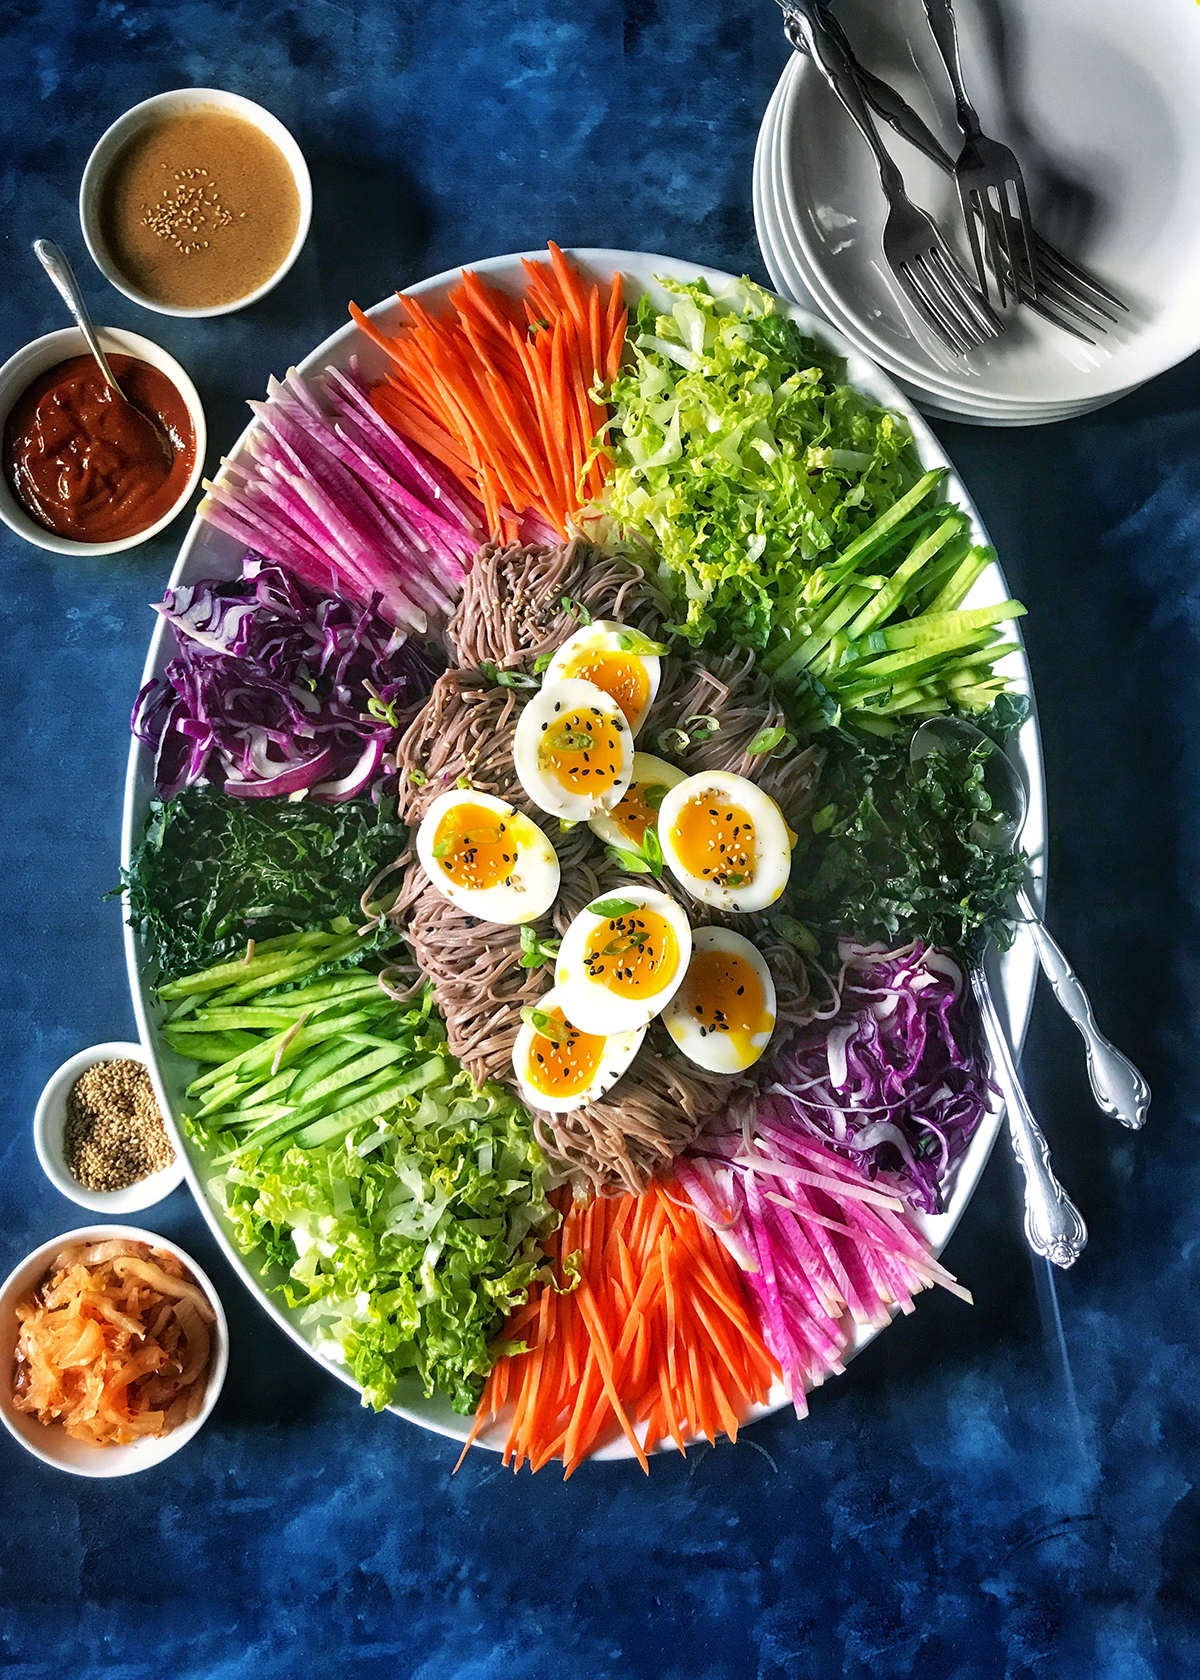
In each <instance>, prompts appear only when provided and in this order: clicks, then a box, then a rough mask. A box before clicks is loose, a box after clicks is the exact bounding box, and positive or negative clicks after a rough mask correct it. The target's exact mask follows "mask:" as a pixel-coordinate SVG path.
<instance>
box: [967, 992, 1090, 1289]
mask: <svg viewBox="0 0 1200 1680" xmlns="http://www.w3.org/2000/svg"><path fill="white" fill-rule="evenodd" d="M971 986H972V989H973V990H974V993H975V1000H976V1002H977V1003H978V1005H979V1013H980V1015H981V1016H982V1018H983V1030H984V1033H985V1035H986V1037H987V1042H988V1050H989V1052H990V1054H991V1058H992V1072H993V1074H994V1075H995V1079H996V1083H997V1084H998V1085H999V1087H1000V1089H1001V1091H1002V1092H1003V1094H1004V1104H1005V1107H1006V1109H1007V1111H1008V1131H1009V1136H1010V1137H1011V1139H1012V1147H1013V1154H1014V1155H1015V1156H1016V1158H1017V1163H1018V1165H1019V1166H1020V1168H1021V1171H1022V1173H1023V1174H1024V1177H1025V1237H1026V1240H1027V1241H1028V1243H1029V1246H1030V1248H1031V1249H1032V1250H1033V1252H1034V1253H1035V1254H1040V1255H1041V1256H1042V1258H1043V1259H1045V1260H1051V1261H1053V1263H1054V1264H1055V1265H1056V1266H1062V1267H1063V1268H1064V1269H1065V1268H1066V1267H1067V1266H1073V1265H1074V1264H1075V1262H1076V1260H1078V1258H1079V1256H1080V1255H1081V1254H1082V1253H1083V1251H1084V1248H1085V1247H1086V1246H1087V1226H1086V1225H1085V1224H1084V1222H1083V1218H1082V1216H1081V1214H1080V1212H1079V1209H1078V1208H1077V1207H1076V1206H1075V1204H1074V1202H1073V1201H1072V1200H1071V1198H1070V1197H1069V1196H1068V1195H1067V1193H1066V1191H1065V1190H1064V1189H1063V1187H1062V1185H1061V1184H1060V1183H1059V1182H1058V1180H1057V1178H1055V1176H1054V1169H1053V1168H1052V1167H1051V1165H1050V1146H1049V1144H1048V1143H1047V1142H1046V1139H1045V1137H1044V1136H1043V1134H1042V1129H1041V1127H1040V1126H1039V1125H1038V1123H1037V1121H1036V1120H1035V1119H1034V1117H1033V1112H1032V1110H1031V1109H1030V1107H1029V1103H1028V1102H1027V1101H1026V1097H1025V1092H1024V1091H1023V1090H1022V1088H1021V1081H1020V1078H1019V1077H1018V1075H1017V1069H1016V1064H1015V1063H1014V1061H1013V1058H1012V1051H1011V1050H1010V1049H1009V1047H1008V1039H1007V1038H1006V1037H1005V1033H1004V1028H1003V1027H1002V1026H1001V1024H1000V1017H999V1015H997V1013H996V1005H995V1004H994V1003H993V1001H992V990H991V987H990V986H989V985H988V983H987V979H986V977H985V975H984V973H983V971H982V969H978V968H974V969H972V970H971Z"/></svg>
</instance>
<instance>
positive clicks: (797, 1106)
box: [760, 940, 992, 1213]
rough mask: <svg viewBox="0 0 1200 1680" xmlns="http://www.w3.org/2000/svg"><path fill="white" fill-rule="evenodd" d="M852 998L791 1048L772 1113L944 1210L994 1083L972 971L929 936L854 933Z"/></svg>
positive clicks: (848, 955)
mask: <svg viewBox="0 0 1200 1680" xmlns="http://www.w3.org/2000/svg"><path fill="white" fill-rule="evenodd" d="M840 955H841V958H842V961H843V963H844V965H845V968H844V973H843V981H842V1004H841V1009H840V1010H839V1012H838V1014H837V1016H836V1018H835V1019H834V1020H833V1021H832V1022H822V1023H821V1024H820V1026H819V1028H814V1027H810V1028H807V1029H805V1031H803V1032H802V1033H800V1034H799V1035H798V1036H797V1037H796V1038H795V1039H794V1040H793V1041H792V1043H791V1044H790V1045H788V1046H787V1048H786V1049H785V1050H784V1051H783V1052H782V1053H781V1054H780V1056H779V1057H778V1058H777V1059H776V1061H775V1062H774V1065H773V1068H772V1075H773V1077H772V1079H771V1081H770V1082H769V1083H768V1084H767V1085H766V1087H765V1092H766V1097H765V1101H764V1104H763V1107H762V1108H761V1109H760V1118H761V1119H763V1120H767V1121H769V1122H772V1123H774V1124H775V1125H777V1126H779V1127H782V1128H790V1129H792V1130H794V1131H796V1132H798V1133H799V1134H801V1135H807V1136H809V1137H814V1138H820V1139H823V1140H825V1141H826V1142H828V1143H831V1144H833V1145H834V1146H835V1147H836V1148H837V1149H838V1150H840V1151H842V1152H843V1153H844V1154H845V1155H846V1156H847V1157H848V1158H849V1159H850V1160H851V1161H853V1162H855V1163H856V1164H857V1165H859V1166H860V1167H861V1168H862V1169H863V1170H864V1171H865V1172H866V1174H867V1176H868V1177H869V1178H872V1179H875V1178H879V1179H882V1180H884V1181H886V1183H887V1185H888V1186H889V1187H894V1188H895V1190H896V1191H897V1193H898V1194H899V1195H900V1196H902V1197H903V1199H904V1200H905V1201H906V1202H908V1203H909V1204H910V1206H912V1207H916V1208H922V1209H923V1210H924V1211H925V1212H927V1213H936V1212H938V1211H939V1210H940V1209H941V1207H942V1191H943V1187H944V1185H945V1182H946V1178H947V1174H948V1173H949V1170H950V1168H951V1166H952V1165H953V1163H954V1162H955V1161H956V1160H957V1159H958V1157H959V1156H960V1155H961V1154H962V1153H963V1151H964V1150H965V1149H966V1147H967V1144H968V1143H969V1142H970V1139H971V1136H972V1134H973V1133H974V1131H975V1128H976V1126H978V1124H979V1122H980V1120H981V1119H982V1118H983V1116H984V1114H985V1113H986V1112H987V1110H988V1106H989V1093H990V1091H991V1089H992V1087H991V1084H990V1081H989V1078H988V1074H987V1067H986V1062H985V1060H984V1058H983V1055H982V1052H981V1047H980V1045H979V1042H978V1036H977V1032H976V1030H975V1028H974V1026H973V1023H972V1020H971V1017H970V1016H969V1015H968V1014H967V1012H966V1011H965V1010H964V1008H963V1005H962V992H963V974H962V970H961V969H960V968H959V966H958V964H957V963H956V962H955V961H954V959H953V958H952V957H949V956H947V955H946V953H945V952H944V951H939V950H937V949H935V948H934V947H931V946H926V945H924V944H923V943H922V942H921V941H920V940H916V941H914V942H913V943H912V944H911V945H906V946H904V947H903V948H902V949H900V950H896V951H885V950H884V949H883V947H882V946H865V945H859V944H855V943H853V942H851V941H848V940H843V941H842V944H841V947H840Z"/></svg>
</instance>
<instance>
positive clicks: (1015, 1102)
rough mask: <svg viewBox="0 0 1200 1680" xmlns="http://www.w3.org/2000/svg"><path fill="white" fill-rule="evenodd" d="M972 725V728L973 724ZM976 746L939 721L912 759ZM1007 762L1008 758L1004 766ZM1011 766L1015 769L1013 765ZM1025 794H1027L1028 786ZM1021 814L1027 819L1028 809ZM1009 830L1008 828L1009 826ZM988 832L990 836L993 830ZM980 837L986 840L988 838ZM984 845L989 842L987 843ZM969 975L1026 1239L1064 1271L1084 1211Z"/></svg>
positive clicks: (983, 983) (926, 726) (1079, 1243)
mask: <svg viewBox="0 0 1200 1680" xmlns="http://www.w3.org/2000/svg"><path fill="white" fill-rule="evenodd" d="M967 727H968V728H971V726H970V725H968V726H967ZM972 733H973V734H975V735H979V738H980V739H981V740H984V741H986V740H987V736H985V735H982V734H981V733H980V731H978V730H974V729H972ZM975 744H976V743H975V742H973V741H972V742H970V743H964V741H963V739H962V738H961V737H958V736H957V735H956V734H955V733H954V724H953V720H951V719H935V720H932V721H931V722H929V723H923V724H922V725H921V727H920V728H919V729H918V730H917V732H916V734H915V735H914V736H913V738H912V745H911V747H910V748H909V756H910V758H911V760H912V762H913V763H914V764H915V763H917V762H918V761H919V760H920V759H922V758H927V757H928V756H929V755H930V754H931V753H945V754H950V753H961V752H962V750H963V747H964V745H967V748H968V750H970V747H971V746H974V745H975ZM988 745H989V746H992V745H993V743H992V742H990V741H989V742H988ZM1003 757H1004V755H1003V753H999V752H995V753H993V754H992V758H1003ZM991 762H992V759H991V758H989V760H988V763H989V764H990V763H991ZM1007 762H1008V761H1007V759H1005V763H1007ZM1009 768H1010V769H1011V765H1010V766H1009ZM989 791H991V790H989ZM1021 792H1022V796H1024V789H1023V788H1022V790H1021ZM1021 816H1022V818H1023V817H1024V808H1023V807H1022V811H1021ZM980 826H981V827H982V826H983V825H980ZM1004 826H1005V828H1007V827H1008V825H1007V824H1005V825H1004ZM1018 826H1019V825H1018ZM988 833H989V838H990V831H988ZM1015 835H1016V827H1014V828H1013V829H1012V831H1011V833H1010V834H1009V836H1008V839H1007V841H1006V842H1005V844H1007V845H1010V846H1011V844H1012V841H1013V839H1014V837H1015ZM980 838H981V840H983V836H981V837H980ZM983 843H985V844H986V843H988V842H987V840H983ZM970 977H971V990H972V991H973V992H974V994H975V1001H976V1003H977V1004H978V1005H979V1015H980V1019H981V1020H982V1022H983V1031H984V1036H985V1038H986V1039H987V1046H988V1054H989V1056H990V1058H991V1063H992V1072H993V1074H994V1075H995V1079H996V1083H997V1084H998V1085H999V1087H1000V1091H1001V1094H1002V1095H1003V1097H1004V1108H1005V1112H1006V1113H1007V1115H1008V1135H1009V1138H1010V1139H1011V1141H1012V1149H1013V1154H1014V1155H1015V1156H1016V1158H1017V1164H1018V1166H1019V1167H1020V1169H1021V1173H1022V1176H1023V1177H1024V1180H1025V1240H1026V1241H1027V1242H1028V1244H1029V1246H1030V1248H1031V1249H1032V1250H1033V1252H1034V1253H1035V1254H1040V1255H1041V1256H1042V1258H1043V1259H1044V1260H1050V1261H1052V1262H1053V1264H1054V1265H1056V1266H1062V1267H1063V1268H1064V1269H1065V1268H1066V1267H1068V1266H1073V1265H1074V1264H1075V1262H1076V1260H1078V1258H1079V1256H1080V1255H1081V1254H1082V1253H1083V1251H1084V1248H1085V1247H1086V1246H1087V1240H1088V1234H1087V1226H1086V1225H1085V1224H1084V1222H1083V1216H1082V1214H1081V1213H1080V1212H1079V1209H1078V1208H1077V1207H1076V1206H1075V1204H1074V1202H1073V1201H1072V1200H1071V1198H1070V1196H1068V1195H1067V1193H1066V1191H1065V1190H1064V1189H1063V1187H1062V1185H1061V1184H1060V1183H1059V1182H1058V1179H1057V1178H1056V1177H1055V1176H1054V1169H1053V1167H1051V1165H1050V1146H1049V1144H1048V1143H1047V1142H1046V1137H1045V1134H1044V1133H1043V1131H1042V1129H1041V1127H1040V1126H1039V1125H1038V1123H1037V1121H1036V1120H1035V1119H1034V1116H1033V1110H1032V1109H1031V1108H1030V1106H1029V1100H1028V1098H1027V1097H1026V1095H1025V1091H1024V1088H1023V1087H1022V1085H1021V1079H1020V1075H1019V1074H1018V1073H1017V1066H1016V1062H1015V1061H1014V1060H1013V1054H1012V1051H1011V1050H1010V1048H1009V1044H1008V1036H1007V1034H1006V1033H1005V1031H1004V1027H1003V1024H1002V1023H1001V1020H1000V1016H999V1014H998V1012H997V1010H996V1003H995V1000H994V998H993V997H992V988H991V985H990V984H989V982H988V978H987V975H986V974H985V973H984V970H983V968H982V966H977V967H973V968H972V969H971V970H970Z"/></svg>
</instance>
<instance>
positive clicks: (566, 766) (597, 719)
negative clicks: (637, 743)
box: [538, 706, 624, 798]
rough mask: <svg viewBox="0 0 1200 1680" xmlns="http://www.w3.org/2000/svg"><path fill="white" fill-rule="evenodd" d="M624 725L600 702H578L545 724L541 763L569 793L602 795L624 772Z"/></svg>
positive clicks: (594, 796)
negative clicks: (609, 713) (594, 703)
mask: <svg viewBox="0 0 1200 1680" xmlns="http://www.w3.org/2000/svg"><path fill="white" fill-rule="evenodd" d="M623 748H624V742H623V740H622V736H621V730H620V726H619V725H618V723H617V722H616V720H615V719H613V718H612V717H609V716H607V715H606V714H605V713H604V712H602V711H601V710H600V709H599V707H598V706H578V707H576V709H575V710H574V711H569V712H562V713H560V714H559V715H558V716H556V717H555V718H553V719H552V720H551V721H550V722H549V723H544V724H543V725H542V737H541V740H540V741H539V742H538V765H539V767H540V768H541V769H542V770H544V771H547V772H549V774H551V775H552V776H554V777H555V778H556V779H557V781H558V782H559V784H560V785H561V786H562V787H563V788H565V789H566V791H567V792H568V793H578V794H582V795H583V796H584V797H585V798H587V797H589V796H590V797H592V798H599V796H600V795H601V794H602V793H605V792H607V790H608V789H609V788H610V787H612V785H613V783H614V782H615V781H616V780H617V778H618V776H619V775H620V774H621V759H622V752H623Z"/></svg>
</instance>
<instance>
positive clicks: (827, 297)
mask: <svg viewBox="0 0 1200 1680" xmlns="http://www.w3.org/2000/svg"><path fill="white" fill-rule="evenodd" d="M790 85H791V66H790V65H789V66H788V67H787V68H786V69H785V71H784V74H783V76H782V77H781V78H780V83H779V86H778V88H777V89H776V92H775V96H774V97H773V99H772V101H771V106H770V107H768V114H767V117H766V118H764V121H763V128H762V131H761V134H760V139H761V140H762V141H763V142H764V144H763V149H762V150H763V155H762V168H763V172H764V173H763V180H762V183H761V187H760V188H759V189H758V196H757V197H756V200H755V203H756V215H757V214H759V210H760V208H761V217H762V224H761V227H760V234H765V236H766V238H767V240H768V242H769V243H770V244H771V246H772V252H773V261H774V267H773V268H771V269H770V271H771V274H772V278H773V279H775V281H776V284H777V285H780V283H781V281H782V286H781V289H782V290H783V291H784V292H785V293H786V295H788V296H790V297H792V298H794V299H796V300H797V301H800V302H803V301H804V300H805V299H807V300H808V306H809V307H812V308H813V309H815V310H816V311H817V312H818V313H819V314H822V315H824V317H825V318H826V320H828V321H830V322H831V323H832V324H833V325H834V326H835V327H837V328H838V329H839V330H840V331H842V332H843V333H844V334H845V336H846V337H847V338H848V339H849V340H850V341H851V343H853V344H856V345H857V346H858V348H859V349H860V350H862V351H863V353H864V354H865V355H868V356H870V357H871V358H872V360H873V361H876V362H878V363H879V365H880V366H881V367H882V368H883V369H884V370H885V371H886V372H888V373H890V374H891V376H892V378H893V379H894V380H895V381H896V383H897V385H899V387H900V389H901V390H902V391H904V392H905V394H906V395H907V396H909V397H910V398H912V400H914V401H915V402H916V403H918V405H919V406H920V407H921V409H922V410H923V411H924V412H926V413H930V414H935V415H938V416H940V417H952V418H955V419H971V420H974V421H976V422H977V423H979V424H981V425H998V426H1026V425H1046V424H1048V423H1049V422H1051V421H1055V420H1065V419H1069V418H1071V417H1072V416H1074V415H1076V414H1082V413H1086V412H1089V411H1090V410H1092V409H1095V408H1101V407H1103V406H1104V405H1105V404H1106V403H1108V402H1111V401H1113V400H1115V398H1114V397H1113V396H1105V397H1093V398H1092V399H1090V400H1087V401H1078V400H1077V401H1075V402H1070V403H1031V402H1022V401H1019V400H1018V399H1016V398H1012V397H990V396H988V395H987V394H986V393H984V392H983V391H982V390H976V389H971V390H969V391H966V392H963V391H961V390H960V389H959V388H958V387H955V386H954V385H953V384H951V383H950V382H949V381H948V380H947V381H942V380H941V379H939V378H938V376H937V375H935V374H933V373H931V372H927V371H926V372H922V371H921V370H920V368H918V367H917V366H916V364H915V362H914V361H913V360H911V359H910V360H909V362H908V363H907V365H904V364H902V363H901V362H900V360H899V359H898V358H897V357H896V356H894V355H893V353H892V352H891V350H890V349H889V347H888V346H887V345H886V344H884V343H883V342H881V340H880V339H879V338H878V337H877V336H874V335H872V334H871V333H870V332H869V329H866V328H863V327H862V326H860V324H859V323H857V322H856V321H854V320H852V319H849V318H847V316H846V314H845V311H844V310H843V309H842V306H841V301H840V299H838V298H837V297H836V296H835V295H834V294H833V293H831V292H830V291H829V289H828V287H827V285H826V283H825V281H824V278H823V276H822V275H821V274H820V273H819V272H818V271H816V270H815V269H813V268H812V267H811V266H810V265H809V261H808V258H807V256H806V254H805V251H804V249H803V246H802V245H801V243H800V241H799V239H798V237H797V233H796V228H795V224H794V219H793V217H792V215H791V214H790V212H789V211H788V210H787V208H786V175H787V159H786V156H785V154H784V150H783V138H782V113H783V108H784V103H785V100H786V97H787V92H788V88H789V87H790ZM756 161H757V156H756ZM768 266H769V267H770V265H768ZM901 306H902V303H901V300H899V299H898V301H897V308H900V307H901ZM904 307H907V305H904ZM914 332H916V333H924V332H925V328H924V326H923V325H922V324H921V323H915V324H914ZM915 342H916V340H915V339H914V343H915ZM932 348H933V353H934V354H936V355H937V356H939V357H940V358H941V359H942V361H943V362H946V363H948V362H949V360H950V358H949V357H948V353H947V352H946V351H945V349H944V347H942V346H939V345H937V344H934V345H933V346H932ZM1117 394H1118V395H1120V394H1123V393H1117Z"/></svg>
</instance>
